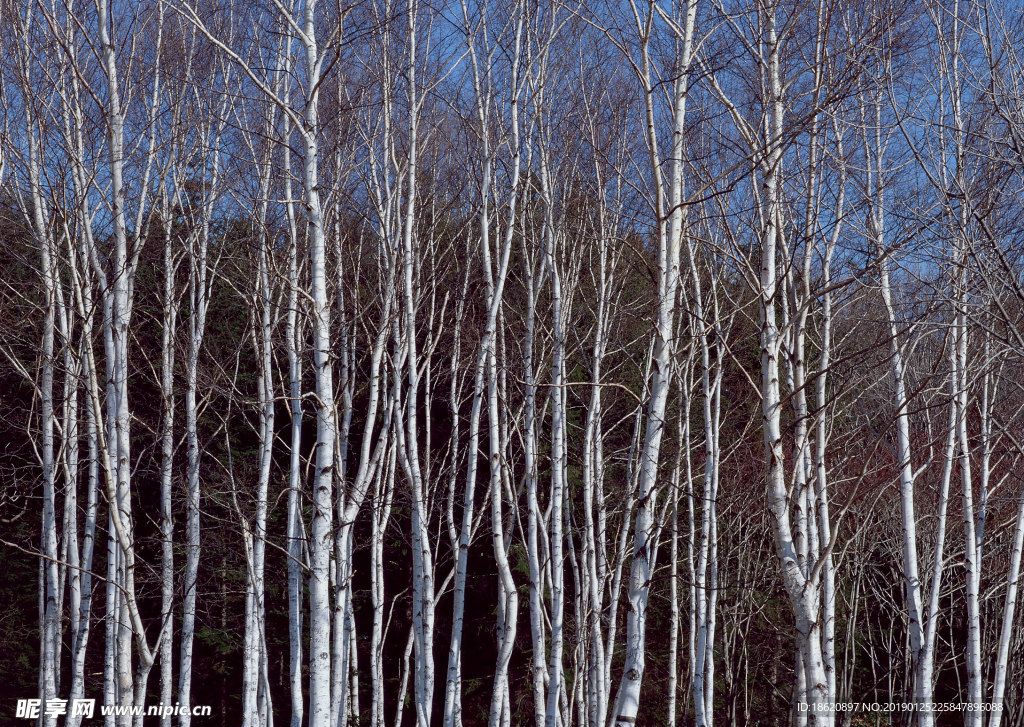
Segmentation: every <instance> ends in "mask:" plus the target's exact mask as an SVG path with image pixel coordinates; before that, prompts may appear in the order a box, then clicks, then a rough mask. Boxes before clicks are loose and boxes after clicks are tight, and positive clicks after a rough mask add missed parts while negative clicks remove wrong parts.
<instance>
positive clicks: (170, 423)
mask: <svg viewBox="0 0 1024 727" xmlns="http://www.w3.org/2000/svg"><path fill="white" fill-rule="evenodd" d="M162 201H163V208H162V210H161V213H162V215H163V223H164V230H163V233H164V301H163V302H164V310H163V314H164V315H163V333H162V336H161V359H160V363H161V371H160V393H161V398H162V405H163V411H162V416H163V422H162V429H161V433H160V536H161V549H160V575H161V579H160V613H161V617H162V619H163V621H164V622H165V623H166V624H167V633H168V634H173V633H174V611H173V609H174V513H173V506H172V498H171V492H172V490H173V474H174V408H175V397H174V359H175V351H176V335H175V334H176V328H177V325H178V322H177V318H178V301H177V288H176V285H175V271H176V268H177V260H175V256H174V245H173V232H172V226H173V220H172V218H171V208H170V200H169V197H168V193H167V190H166V187H165V188H164V189H163V196H162ZM173 649H174V639H172V638H170V637H168V638H166V639H164V641H163V643H162V644H161V645H160V701H161V702H162V703H163V704H171V703H172V701H173V678H174V677H173V666H174V665H173V663H172V661H171V659H172V652H173ZM160 724H161V726H162V727H170V724H171V715H169V714H168V715H163V716H161V718H160Z"/></svg>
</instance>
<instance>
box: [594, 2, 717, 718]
mask: <svg viewBox="0 0 1024 727" xmlns="http://www.w3.org/2000/svg"><path fill="white" fill-rule="evenodd" d="M649 12H650V13H652V14H653V12H654V11H653V9H651V10H649ZM696 12H697V5H696V0H687V2H686V4H685V8H684V13H685V19H684V26H685V27H684V29H683V37H682V38H680V39H679V41H680V47H679V56H678V60H677V65H676V70H677V74H678V75H677V77H676V79H675V82H674V88H673V108H672V121H673V131H674V133H673V135H672V145H671V157H670V158H671V162H670V167H669V173H668V200H667V204H666V200H665V190H664V181H663V172H662V166H661V164H662V162H661V159H660V158H659V154H658V141H657V133H656V130H655V114H654V105H653V104H654V94H655V90H654V84H653V82H652V78H651V71H650V60H649V56H648V51H649V49H648V45H649V41H650V37H649V35H648V36H647V37H644V38H642V45H643V48H642V53H643V58H642V70H641V73H642V74H643V75H642V78H641V81H642V83H643V84H644V98H645V105H646V124H647V144H648V153H649V154H650V157H651V166H652V171H653V178H654V184H655V191H656V195H657V205H656V211H657V214H658V217H659V223H658V312H657V318H656V323H655V333H654V347H653V349H652V352H651V364H652V370H651V386H650V395H649V398H648V400H647V412H646V421H645V423H644V439H643V447H642V449H641V450H640V454H639V479H638V484H637V497H638V499H637V509H636V521H635V528H634V533H633V548H632V552H633V558H632V564H631V567H630V577H629V611H628V613H627V616H626V644H625V646H626V658H625V663H624V664H623V668H622V679H621V681H620V683H619V690H618V694H617V696H616V699H615V708H614V711H613V713H612V715H611V724H612V725H614V727H630V725H633V724H635V723H636V719H637V713H638V711H639V708H640V685H641V683H642V681H643V674H644V667H645V664H646V641H645V637H646V632H647V602H648V596H649V593H650V582H651V576H652V573H651V560H652V559H653V556H654V552H653V546H654V543H653V542H652V538H651V536H652V533H653V526H654V507H655V504H656V502H655V500H656V498H657V489H656V486H657V480H658V460H659V455H660V452H661V440H662V437H663V436H664V431H665V407H666V405H667V403H668V390H669V386H670V382H671V380H672V365H673V363H672V359H673V354H674V351H675V345H674V340H675V339H674V333H675V313H676V305H677V295H678V285H679V252H680V245H681V242H682V238H683V235H684V234H685V227H686V220H685V217H684V215H685V208H684V205H683V200H684V187H683V150H684V130H685V121H686V99H687V91H688V82H689V76H688V72H689V68H690V56H691V52H692V45H693V43H692V41H693V27H694V22H695V20H696ZM637 27H638V28H641V27H643V23H642V22H641V21H640V19H639V18H638V19H637ZM647 27H648V28H649V27H650V25H649V23H648V25H647ZM648 32H649V31H648ZM666 210H668V214H667V215H666ZM666 218H667V220H668V224H667V226H666V224H665V222H664V220H665V219H666Z"/></svg>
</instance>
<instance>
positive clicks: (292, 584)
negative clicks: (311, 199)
mask: <svg viewBox="0 0 1024 727" xmlns="http://www.w3.org/2000/svg"><path fill="white" fill-rule="evenodd" d="M290 131H291V124H290V123H289V122H287V121H286V122H285V133H284V143H283V144H282V145H281V148H282V153H283V156H284V158H283V161H282V166H283V168H284V197H285V200H287V201H286V202H285V212H286V216H287V220H288V314H287V316H286V323H285V325H286V331H285V348H286V351H287V357H288V413H289V415H290V422H291V424H290V432H291V439H290V441H289V448H288V515H287V517H288V524H287V549H288V683H289V687H290V691H291V727H301V725H302V717H303V710H304V706H305V702H304V699H303V694H302V614H303V608H302V594H303V576H302V567H303V548H302V511H301V509H300V506H299V498H300V494H301V493H302V491H303V479H302V368H301V363H300V358H299V345H300V341H301V339H302V336H301V334H300V332H299V232H298V226H297V223H296V219H295V204H294V202H292V174H291V156H290V147H289V140H290V136H291V134H290Z"/></svg>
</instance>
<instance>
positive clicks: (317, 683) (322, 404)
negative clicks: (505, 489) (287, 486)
mask: <svg viewBox="0 0 1024 727" xmlns="http://www.w3.org/2000/svg"><path fill="white" fill-rule="evenodd" d="M303 11H304V12H303V18H302V28H303V36H302V42H303V44H304V46H305V51H306V78H305V82H306V83H305V87H306V88H305V90H306V99H305V100H306V105H305V106H306V108H305V114H304V120H305V125H304V127H303V128H301V129H298V131H299V134H300V136H301V137H302V145H303V160H302V183H303V192H304V197H305V202H306V213H307V223H308V224H307V234H308V236H309V263H310V266H309V274H310V293H311V296H310V297H311V300H310V309H311V310H310V312H311V316H310V317H311V319H312V325H313V375H314V391H315V393H316V445H315V446H316V449H315V453H314V462H315V472H314V476H313V523H312V528H311V534H310V535H311V537H310V541H309V556H310V557H309V560H310V580H309V622H310V627H309V648H310V655H309V681H310V683H309V727H331V725H332V722H333V720H332V719H331V714H330V709H331V651H330V647H331V604H330V570H331V568H330V565H331V563H330V561H331V544H332V542H333V536H332V531H333V528H334V525H333V494H332V493H333V491H334V466H335V461H334V455H335V438H336V436H337V431H336V430H337V427H336V421H335V410H334V374H333V371H334V366H333V362H332V353H331V349H332V346H331V306H330V302H329V300H328V296H327V253H326V242H325V239H324V222H323V213H322V210H321V206H320V191H319V189H320V188H319V167H318V162H319V152H318V135H319V103H318V101H319V90H320V73H321V64H322V62H323V59H322V58H321V56H320V52H319V49H318V47H317V40H316V26H315V18H316V15H315V13H316V2H315V1H313V2H307V3H306V4H305V6H304V8H303Z"/></svg>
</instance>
